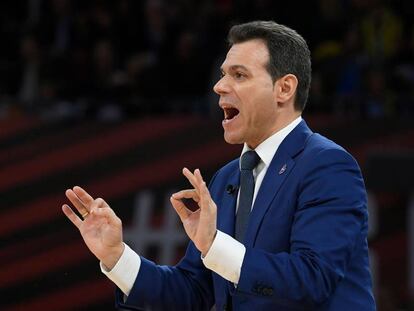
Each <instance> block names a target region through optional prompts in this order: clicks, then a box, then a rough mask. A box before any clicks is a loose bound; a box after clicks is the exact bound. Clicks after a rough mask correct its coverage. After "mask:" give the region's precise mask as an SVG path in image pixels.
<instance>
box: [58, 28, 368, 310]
mask: <svg viewBox="0 0 414 311" xmlns="http://www.w3.org/2000/svg"><path fill="white" fill-rule="evenodd" d="M229 42H230V46H231V47H230V49H229V51H228V53H227V56H226V59H225V61H224V63H223V64H222V67H221V71H222V77H221V79H220V81H218V82H217V84H216V85H215V87H214V90H215V92H216V93H217V94H219V95H220V101H219V105H220V107H221V108H222V109H223V111H224V120H223V128H224V138H225V140H226V141H227V142H228V143H231V144H238V143H243V144H244V148H243V151H242V156H241V157H240V159H236V160H234V161H232V162H230V163H228V164H227V165H226V166H224V167H223V168H221V169H220V170H219V171H218V172H217V173H216V174H215V175H214V177H213V179H212V180H211V182H210V185H209V187H208V188H207V186H206V184H205V182H204V180H203V177H202V176H201V173H200V171H199V170H198V169H196V170H195V171H194V172H191V171H190V170H188V169H186V168H185V169H184V170H183V173H184V175H185V176H186V177H187V179H188V180H189V181H190V183H191V184H192V186H193V188H192V189H186V190H182V191H180V192H178V193H175V194H173V196H172V197H171V203H172V205H173V207H174V208H175V210H176V211H177V213H178V215H179V217H180V219H181V220H182V222H183V226H184V228H185V231H186V233H187V234H188V236H189V237H190V239H191V242H190V243H189V245H188V248H187V252H186V254H185V256H184V258H183V259H182V260H181V261H180V262H179V263H178V264H177V265H176V266H174V267H168V266H158V265H156V264H155V263H153V262H151V261H149V260H147V259H145V258H143V257H140V256H138V255H137V254H136V253H135V252H134V251H132V250H131V249H130V248H129V247H128V246H127V245H125V244H124V243H123V242H122V225H121V221H120V220H119V218H118V217H117V216H116V215H115V214H114V212H113V211H112V209H111V208H110V207H109V206H108V204H107V203H106V202H105V201H104V200H102V199H94V198H92V197H91V196H90V195H89V194H88V193H87V192H86V191H85V190H83V189H81V188H80V187H74V188H73V189H69V190H67V192H66V195H67V197H68V198H69V200H70V201H71V202H72V204H73V205H74V206H75V208H76V209H77V210H78V212H79V213H80V214H81V215H82V218H83V219H82V218H80V217H78V216H77V215H76V214H75V213H74V212H73V211H72V209H71V208H70V207H69V206H67V205H64V206H63V211H64V213H65V214H66V215H67V217H68V218H69V219H70V220H71V221H72V222H73V223H74V224H75V225H76V226H77V227H78V228H79V230H80V232H81V234H82V237H83V238H84V240H85V243H86V244H87V246H88V247H89V249H90V250H91V251H92V252H93V253H94V254H95V255H96V257H97V258H98V259H99V260H100V261H101V267H102V271H103V272H104V273H105V274H106V275H107V276H108V277H109V278H110V279H111V280H112V281H113V282H115V284H116V285H117V286H118V288H119V289H118V290H117V298H116V299H117V304H118V306H121V307H123V308H127V309H133V310H147V309H148V310H210V309H211V308H212V307H213V306H215V308H216V310H335V311H338V310H352V311H357V310H375V303H374V299H373V295H372V289H371V277H370V272H369V262H368V246H367V223H368V221H367V217H368V215H367V207H366V193H365V188H364V182H363V179H362V176H361V172H360V170H359V167H358V165H357V163H356V162H355V160H354V159H353V158H352V156H350V155H349V154H348V153H347V152H346V151H345V150H344V149H343V148H341V147H339V146H338V145H336V144H335V143H333V142H332V141H330V140H328V139H326V138H324V137H322V136H320V135H318V134H315V133H313V132H312V131H311V130H310V129H309V128H308V126H307V125H306V123H305V121H304V120H303V119H302V118H301V112H302V111H303V109H304V106H305V103H306V101H307V96H308V91H309V85H310V80H311V63H310V53H309V49H308V47H307V44H306V42H305V41H304V39H303V38H302V37H301V36H300V35H299V34H297V33H296V32H295V31H294V30H292V29H290V28H288V27H285V26H283V25H279V24H277V23H274V22H251V23H247V24H241V25H237V26H234V27H233V28H232V29H231V30H230V33H229ZM189 78H191V77H189ZM184 198H185V199H193V200H194V201H196V202H197V203H198V206H199V209H198V210H197V211H195V212H192V211H190V210H189V209H188V208H187V207H186V206H185V204H184V201H183V199H184Z"/></svg>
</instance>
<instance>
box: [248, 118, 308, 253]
mask: <svg viewBox="0 0 414 311" xmlns="http://www.w3.org/2000/svg"><path fill="white" fill-rule="evenodd" d="M311 134H312V131H311V130H310V129H309V128H308V126H307V125H306V123H305V121H302V122H301V123H299V125H298V126H297V127H296V128H295V129H293V131H292V132H291V133H290V134H289V135H288V136H287V137H286V138H285V139H284V141H283V142H282V143H281V145H280V146H279V148H278V150H277V152H276V154H275V156H274V157H273V159H272V162H271V163H270V166H269V168H268V169H267V172H266V175H265V177H264V179H263V181H262V184H261V186H260V189H259V192H258V194H257V197H256V200H255V202H254V205H253V210H252V212H251V215H250V220H249V225H248V227H247V231H246V235H245V241H244V242H245V243H244V244H245V245H246V247H253V245H254V242H255V240H256V236H257V232H258V230H259V228H260V224H261V223H262V220H263V217H264V215H265V214H266V211H267V210H268V209H269V207H270V204H271V203H272V201H273V199H274V197H275V196H276V194H277V193H278V191H279V189H280V187H281V185H282V184H283V182H284V181H285V180H286V178H287V177H288V175H289V173H290V172H291V170H292V169H293V167H294V166H295V161H294V157H295V156H296V155H297V154H298V153H299V152H300V151H302V150H303V148H304V145H305V143H306V140H307V139H308V138H309V136H310V135H311Z"/></svg>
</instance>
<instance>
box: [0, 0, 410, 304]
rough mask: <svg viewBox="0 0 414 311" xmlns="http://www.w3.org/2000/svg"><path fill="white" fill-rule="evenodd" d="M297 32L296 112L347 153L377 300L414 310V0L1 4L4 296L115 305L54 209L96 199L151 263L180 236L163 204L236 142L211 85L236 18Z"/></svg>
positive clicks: (164, 259)
mask: <svg viewBox="0 0 414 311" xmlns="http://www.w3.org/2000/svg"><path fill="white" fill-rule="evenodd" d="M253 19H266V20H267V19H273V20H275V21H277V22H279V23H283V24H286V25H287V26H289V27H291V28H294V29H296V30H297V31H298V32H299V33H300V34H302V35H303V36H304V38H305V39H306V40H307V41H308V43H309V46H310V48H311V51H312V59H313V78H312V79H313V81H312V89H311V94H310V100H309V102H308V105H307V108H306V110H305V113H304V118H305V119H306V120H307V122H308V124H309V125H310V126H311V127H312V128H313V130H314V131H316V132H320V133H322V134H323V135H325V136H327V137H329V138H331V139H333V140H335V141H336V142H338V143H339V144H341V145H343V146H344V147H345V148H346V149H347V150H349V151H350V152H351V153H352V154H353V155H354V156H355V158H356V159H357V160H358V162H359V163H360V165H361V168H362V171H363V174H364V177H365V180H366V185H367V190H368V195H369V211H370V233H369V242H370V249H371V254H370V255H371V262H372V273H373V276H374V289H375V295H376V300H377V304H378V310H414V238H413V237H414V182H413V181H414V122H413V121H414V25H413V20H414V9H413V3H412V1H410V0H406V1H403V0H395V1H391V0H390V1H380V0H309V1H294V0H292V1H272V0H256V1H247V0H202V1H190V0H169V1H167V0H164V1H162V0H147V1H132V0H118V1H103V0H102V1H96V0H93V1H80V0H77V1H76V0H73V1H70V0H21V1H1V2H0V34H1V36H0V40H1V49H0V266H1V269H0V297H2V298H1V300H0V309H1V310H115V309H114V302H113V301H114V295H113V291H114V286H113V284H112V283H111V282H110V281H109V280H107V279H106V277H105V276H104V275H103V274H101V272H100V269H99V265H98V262H97V260H96V259H95V258H94V257H93V255H92V254H90V253H89V252H88V251H87V249H86V247H85V246H84V244H83V241H82V239H81V237H80V235H79V234H78V232H77V230H76V228H75V227H73V225H72V224H71V223H70V222H69V221H68V220H67V219H66V218H65V216H64V215H63V213H62V212H61V205H62V204H63V203H65V202H67V200H66V199H65V196H64V192H65V189H67V188H68V187H72V186H74V185H81V186H83V187H85V188H86V189H87V190H88V191H90V193H92V194H93V195H94V196H96V197H103V198H105V199H106V201H107V202H109V203H110V205H111V206H112V208H113V209H114V210H115V211H116V213H117V214H118V215H119V216H120V217H121V219H122V220H123V224H124V235H125V240H126V241H127V242H128V244H129V245H131V246H132V247H133V248H134V249H135V250H137V251H138V252H139V253H140V254H143V255H145V256H147V257H148V258H150V259H153V260H156V261H157V262H158V263H162V264H174V263H176V262H177V260H179V258H180V257H181V255H182V254H183V251H184V250H185V246H186V244H187V238H186V235H185V234H184V232H183V230H182V227H181V224H180V221H179V219H178V217H177V216H176V215H175V212H174V210H173V209H172V207H171V206H170V204H169V201H168V198H169V195H170V193H171V192H173V191H175V190H178V189H182V188H184V187H188V186H189V185H188V184H187V183H186V182H185V178H184V177H183V176H182V175H181V168H182V167H183V166H187V167H189V168H193V169H194V168H197V167H198V168H200V169H201V171H202V172H203V174H204V176H205V177H206V178H207V179H209V178H210V177H211V176H212V174H213V173H214V172H215V170H217V169H218V168H219V167H220V166H221V165H223V164H224V163H226V162H227V161H229V160H231V159H233V158H235V157H237V156H238V155H239V153H240V152H241V146H231V145H226V144H225V143H224V141H223V138H222V134H223V133H222V128H221V119H222V113H221V111H220V110H219V109H218V106H217V97H216V96H215V95H214V94H213V92H212V91H211V89H212V86H213V85H214V83H215V82H216V81H217V80H218V78H219V75H220V70H219V66H220V64H221V62H222V61H223V59H224V56H225V54H226V49H227V43H226V34H227V31H228V29H229V27H230V26H231V25H233V24H235V23H238V22H244V21H249V20H253Z"/></svg>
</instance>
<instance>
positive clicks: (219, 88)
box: [213, 76, 230, 95]
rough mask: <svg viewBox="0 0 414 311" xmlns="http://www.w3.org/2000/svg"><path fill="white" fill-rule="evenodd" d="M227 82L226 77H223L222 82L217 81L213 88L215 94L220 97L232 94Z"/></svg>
mask: <svg viewBox="0 0 414 311" xmlns="http://www.w3.org/2000/svg"><path fill="white" fill-rule="evenodd" d="M226 80H227V79H226V76H223V77H221V79H220V80H218V81H217V83H216V84H215V85H214V87H213V90H214V92H215V93H217V94H218V95H224V94H227V93H229V92H230V86H229V84H228V82H227V81H226Z"/></svg>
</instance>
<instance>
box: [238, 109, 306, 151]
mask: <svg viewBox="0 0 414 311" xmlns="http://www.w3.org/2000/svg"><path fill="white" fill-rule="evenodd" d="M301 114H302V113H301V112H299V111H298V112H296V113H294V114H290V115H289V116H283V117H281V118H280V119H278V120H276V121H275V123H274V126H273V127H272V128H271V129H270V131H268V133H267V134H266V135H263V137H262V138H261V139H259V140H257V141H255V142H246V143H247V146H249V148H250V149H256V147H257V146H259V145H260V144H261V143H262V142H264V141H265V140H266V139H268V138H269V137H270V136H272V135H274V134H276V133H277V132H279V131H280V130H282V129H284V128H285V127H286V126H288V125H289V124H290V123H292V122H293V121H294V120H296V119H297V118H298V117H299V116H300V115H301Z"/></svg>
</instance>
